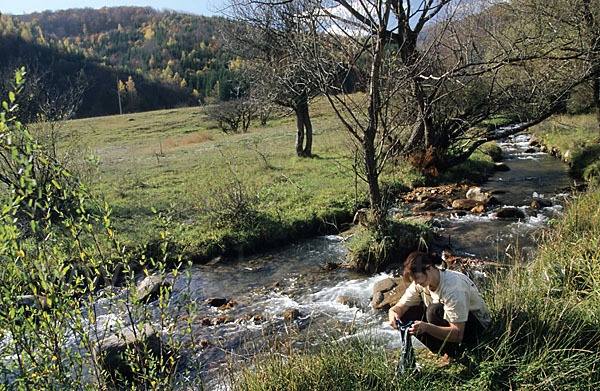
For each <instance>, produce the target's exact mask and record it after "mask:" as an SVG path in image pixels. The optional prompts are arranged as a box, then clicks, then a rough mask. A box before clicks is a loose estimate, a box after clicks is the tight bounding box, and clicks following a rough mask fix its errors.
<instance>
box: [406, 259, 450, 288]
mask: <svg viewBox="0 0 600 391" xmlns="http://www.w3.org/2000/svg"><path fill="white" fill-rule="evenodd" d="M444 264H445V262H444V260H443V259H442V257H440V256H439V255H437V254H427V253H424V252H421V251H413V252H412V253H410V254H409V255H408V257H406V261H404V272H403V273H402V276H403V277H404V280H406V281H409V282H410V281H412V280H414V278H415V273H425V269H427V268H428V267H433V266H441V265H444ZM444 269H445V268H444Z"/></svg>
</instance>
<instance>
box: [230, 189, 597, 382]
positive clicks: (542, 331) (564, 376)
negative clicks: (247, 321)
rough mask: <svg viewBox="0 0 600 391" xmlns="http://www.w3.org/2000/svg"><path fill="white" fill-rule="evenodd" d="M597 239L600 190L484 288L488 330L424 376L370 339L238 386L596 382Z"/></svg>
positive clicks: (265, 370) (272, 366) (275, 365)
mask: <svg viewBox="0 0 600 391" xmlns="http://www.w3.org/2000/svg"><path fill="white" fill-rule="evenodd" d="M599 238H600V188H598V187H594V188H591V189H590V190H589V191H588V192H587V193H585V194H582V195H581V197H580V198H579V199H577V200H576V201H574V202H572V203H571V204H570V205H568V206H567V208H566V211H565V214H564V216H563V217H562V218H560V219H558V220H557V221H555V222H554V223H553V225H552V227H551V229H549V230H548V231H546V232H545V233H544V235H543V237H542V238H541V239H540V250H539V253H538V254H537V256H536V257H535V259H533V260H531V261H530V262H528V263H526V264H525V263H524V264H519V265H514V266H512V267H510V268H508V270H505V271H504V272H500V273H499V274H498V275H497V276H496V278H495V279H494V282H493V283H492V284H491V288H490V290H489V291H487V292H486V294H485V297H486V302H487V303H488V305H489V307H490V310H491V312H492V318H493V322H492V326H491V328H490V330H489V331H488V332H487V334H486V336H485V338H484V340H483V341H482V343H481V344H480V345H479V346H478V347H477V348H475V349H473V350H471V351H468V352H466V353H465V354H464V355H463V356H462V357H461V358H459V359H457V360H456V361H453V362H452V363H451V364H450V365H448V366H445V367H441V368H440V367H437V366H435V365H426V366H425V368H424V369H422V370H421V372H420V373H419V374H416V375H414V376H412V377H408V376H405V377H398V376H397V375H396V365H397V363H398V360H397V358H394V353H393V352H385V351H384V350H382V349H377V348H374V347H373V346H374V345H373V343H372V341H368V340H367V341H362V342H352V343H346V344H344V343H341V342H337V343H334V344H323V346H321V349H320V350H319V351H318V352H316V353H306V354H305V355H300V356H292V357H288V358H286V359H282V358H278V359H276V360H275V361H268V362H267V363H266V364H262V365H259V366H258V368H256V369H255V370H254V371H252V372H245V375H244V380H243V382H242V383H241V384H239V385H238V386H237V389H240V390H279V389H281V390H283V389H296V390H317V389H330V390H353V389H369V390H375V389H377V390H387V389H390V390H411V389H457V390H458V389H461V390H463V389H472V390H481V389H486V390H496V389H498V390H501V389H523V390H534V389H535V390H556V389H570V390H594V389H597V388H598V386H600V371H598V368H597V366H598V362H600V321H599V319H600V284H599V282H600V281H598V279H599V277H598V276H600V243H599V241H600V239H599ZM421 362H423V361H421ZM371 363H375V364H373V365H372V364H371ZM426 364H427V362H426ZM354 385H357V387H358V388H354ZM322 386H325V387H326V388H321V387H322ZM361 387H362V388H361Z"/></svg>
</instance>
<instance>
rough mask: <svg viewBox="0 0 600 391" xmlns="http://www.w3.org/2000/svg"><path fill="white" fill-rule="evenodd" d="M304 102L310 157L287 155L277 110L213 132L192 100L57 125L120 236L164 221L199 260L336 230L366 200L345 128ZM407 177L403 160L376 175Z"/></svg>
mask: <svg viewBox="0 0 600 391" xmlns="http://www.w3.org/2000/svg"><path fill="white" fill-rule="evenodd" d="M311 110H312V119H313V129H314V140H313V153H314V155H315V157H314V158H312V159H306V158H298V157H296V156H295V149H294V143H295V132H296V125H295V117H294V116H293V115H289V113H285V112H284V113H279V114H278V115H277V116H276V117H274V118H273V119H272V120H271V121H269V123H268V125H267V126H266V127H264V128H263V127H258V126H254V127H251V128H250V130H249V132H248V133H245V134H233V135H227V134H225V133H223V132H222V131H221V130H220V129H219V128H218V127H217V126H216V124H215V123H211V122H209V121H207V120H206V117H205V115H204V114H203V112H202V109H201V108H199V107H193V108H182V109H175V110H165V111H155V112H147V113H138V114H124V115H121V116H109V117H98V118H91V119H81V120H73V121H70V122H68V123H67V125H66V126H65V127H64V129H63V134H65V135H68V136H69V137H67V138H66V139H68V140H70V142H71V143H75V144H78V148H79V149H89V150H90V151H91V152H92V153H93V154H94V155H95V156H96V158H97V161H98V166H97V169H94V170H92V171H89V169H82V170H80V171H82V172H85V173H87V174H86V175H84V176H86V177H87V181H88V182H89V183H90V186H91V188H92V191H93V192H94V193H96V194H101V195H102V196H103V197H104V198H105V200H106V201H107V202H108V203H109V205H110V206H111V207H112V210H113V213H112V216H113V221H114V222H115V224H116V227H117V228H118V231H119V232H120V234H121V237H122V240H124V241H125V242H126V243H128V244H130V245H140V246H142V245H145V244H149V243H152V241H153V240H154V239H155V238H158V235H159V232H160V231H163V230H164V229H165V228H167V229H168V232H169V234H170V235H171V236H170V239H171V240H172V241H173V242H174V243H175V244H177V245H178V246H179V248H180V249H182V251H183V252H184V253H186V254H189V255H190V256H191V257H192V258H194V259H197V260H206V259H209V258H211V257H213V256H216V255H220V254H222V253H223V254H226V255H232V254H239V253H245V252H248V251H254V250H257V249H259V248H261V247H263V246H272V245H277V244H278V243H283V242H287V241H289V240H293V239H296V238H298V237H302V236H306V235H312V234H317V233H325V232H336V233H337V232H339V231H340V230H342V229H343V228H344V223H348V222H349V220H351V218H352V214H353V212H354V211H355V210H356V209H357V207H360V206H364V205H366V200H367V198H366V197H367V194H366V186H365V184H364V183H363V182H362V181H361V180H360V179H357V178H356V177H355V174H354V171H353V169H352V166H353V164H355V156H354V146H353V145H352V142H351V140H350V138H349V137H348V135H347V133H346V132H344V131H343V130H341V129H340V126H339V124H338V122H337V121H336V119H335V118H334V115H333V113H332V112H331V111H330V109H329V107H328V105H327V103H326V102H325V101H317V102H315V103H314V104H313V105H312V106H311ZM416 180H422V178H420V177H419V176H418V175H415V174H414V173H411V172H410V171H409V170H408V169H406V168H403V169H399V168H397V167H396V168H394V170H393V171H392V170H389V171H388V173H386V175H385V176H384V181H387V182H388V183H394V184H395V185H396V187H397V186H398V185H399V186H401V187H402V186H410V185H412V184H413V183H414V182H415V181H416ZM250 228H252V229H250Z"/></svg>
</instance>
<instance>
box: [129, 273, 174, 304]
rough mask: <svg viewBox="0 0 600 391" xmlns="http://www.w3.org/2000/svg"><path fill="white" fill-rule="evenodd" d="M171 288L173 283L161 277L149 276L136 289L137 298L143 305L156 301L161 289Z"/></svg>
mask: <svg viewBox="0 0 600 391" xmlns="http://www.w3.org/2000/svg"><path fill="white" fill-rule="evenodd" d="M169 287H171V283H170V282H168V281H167V280H166V279H165V278H164V277H161V276H147V277H146V278H144V279H143V280H142V281H140V282H139V283H138V284H137V286H136V287H135V291H136V296H137V297H138V298H139V300H140V301H141V302H143V303H145V302H150V301H153V300H156V299H157V298H158V296H159V295H160V290H161V289H166V288H169Z"/></svg>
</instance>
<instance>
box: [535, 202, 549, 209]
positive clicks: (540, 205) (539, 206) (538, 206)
mask: <svg viewBox="0 0 600 391" xmlns="http://www.w3.org/2000/svg"><path fill="white" fill-rule="evenodd" d="M551 206H552V201H548V200H533V201H531V209H542V208H549V207H551Z"/></svg>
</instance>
